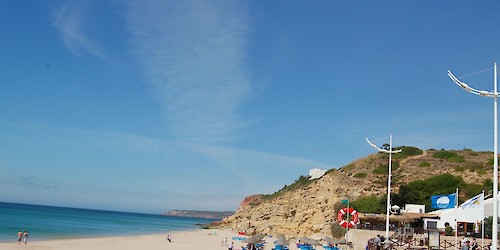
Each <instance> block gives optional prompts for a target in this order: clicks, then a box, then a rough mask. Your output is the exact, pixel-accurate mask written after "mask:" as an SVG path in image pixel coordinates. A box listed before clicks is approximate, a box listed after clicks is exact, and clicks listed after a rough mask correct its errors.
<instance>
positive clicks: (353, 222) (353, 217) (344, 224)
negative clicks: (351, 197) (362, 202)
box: [337, 207, 359, 228]
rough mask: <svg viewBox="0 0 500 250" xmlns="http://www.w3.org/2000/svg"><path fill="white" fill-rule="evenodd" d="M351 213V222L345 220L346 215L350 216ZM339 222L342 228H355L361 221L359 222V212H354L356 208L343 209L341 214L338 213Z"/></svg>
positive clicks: (340, 211)
mask: <svg viewBox="0 0 500 250" xmlns="http://www.w3.org/2000/svg"><path fill="white" fill-rule="evenodd" d="M348 213H349V215H350V216H349V220H350V221H347V220H346V219H344V215H346V214H348ZM337 220H338V221H339V225H340V226H342V227H343V228H347V227H349V228H353V227H354V226H356V224H358V222H359V220H358V212H356V210H354V208H352V207H350V208H349V209H348V208H346V207H344V208H341V209H340V210H339V212H338V213H337Z"/></svg>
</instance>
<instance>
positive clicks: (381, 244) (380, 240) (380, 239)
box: [367, 234, 389, 250]
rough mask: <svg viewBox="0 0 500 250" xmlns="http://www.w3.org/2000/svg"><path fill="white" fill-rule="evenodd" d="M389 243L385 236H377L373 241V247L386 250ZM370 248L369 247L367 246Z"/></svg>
mask: <svg viewBox="0 0 500 250" xmlns="http://www.w3.org/2000/svg"><path fill="white" fill-rule="evenodd" d="M387 243H389V242H386V239H385V237H384V236H383V235H380V234H377V237H375V238H374V239H373V245H374V247H375V249H376V250H383V249H386V248H387V247H386V246H385V245H386V244H387ZM367 247H368V246H367Z"/></svg>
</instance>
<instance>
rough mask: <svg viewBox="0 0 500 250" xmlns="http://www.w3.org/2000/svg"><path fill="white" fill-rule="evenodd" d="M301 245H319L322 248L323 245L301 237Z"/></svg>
mask: <svg viewBox="0 0 500 250" xmlns="http://www.w3.org/2000/svg"><path fill="white" fill-rule="evenodd" d="M299 240H300V242H301V243H304V244H307V245H317V246H321V243H319V242H318V241H317V240H313V239H310V238H307V237H300V238H299Z"/></svg>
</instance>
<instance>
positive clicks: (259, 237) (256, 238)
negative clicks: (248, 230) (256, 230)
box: [243, 234, 264, 244]
mask: <svg viewBox="0 0 500 250" xmlns="http://www.w3.org/2000/svg"><path fill="white" fill-rule="evenodd" d="M263 238H264V235H263V234H257V235H254V236H252V237H250V238H247V239H245V240H243V242H244V243H250V244H257V243H260V242H261V241H262V239H263Z"/></svg>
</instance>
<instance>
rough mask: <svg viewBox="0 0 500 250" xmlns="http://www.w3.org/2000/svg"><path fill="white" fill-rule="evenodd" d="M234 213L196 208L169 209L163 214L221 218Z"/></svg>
mask: <svg viewBox="0 0 500 250" xmlns="http://www.w3.org/2000/svg"><path fill="white" fill-rule="evenodd" d="M232 214H234V212H231V211H221V212H218V211H196V210H170V211H167V212H165V213H163V215H167V216H177V217H191V218H204V219H222V218H224V217H227V216H230V215H232Z"/></svg>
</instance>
